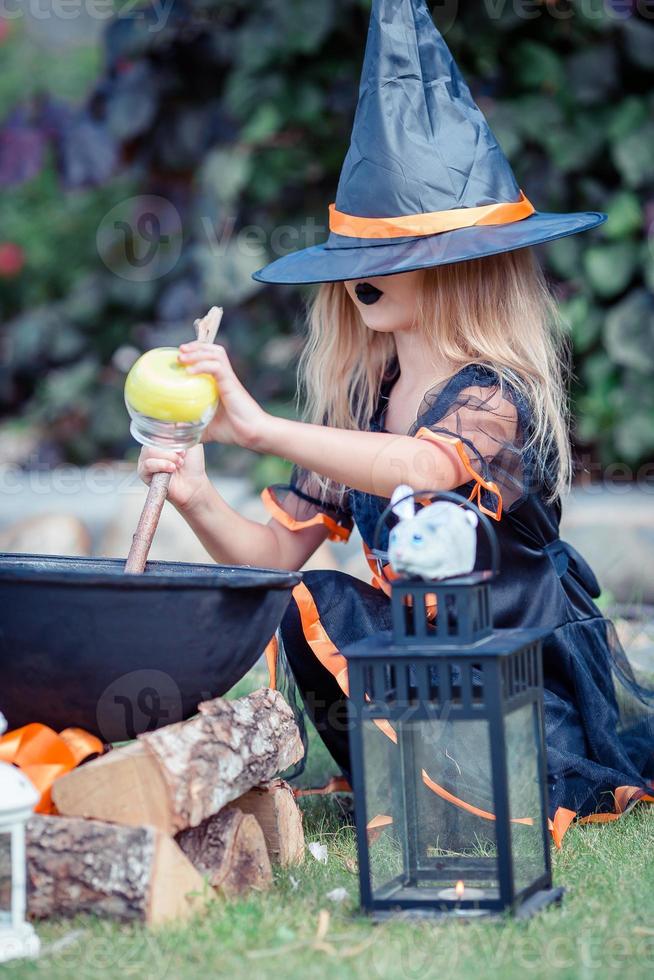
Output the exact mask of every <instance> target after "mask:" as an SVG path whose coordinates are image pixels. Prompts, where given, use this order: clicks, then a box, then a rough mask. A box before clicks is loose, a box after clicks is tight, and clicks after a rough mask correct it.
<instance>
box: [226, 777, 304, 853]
mask: <svg viewBox="0 0 654 980" xmlns="http://www.w3.org/2000/svg"><path fill="white" fill-rule="evenodd" d="M229 807H230V808H231V807H237V808H238V809H239V810H241V811H242V812H243V813H251V814H252V815H253V816H255V817H256V818H257V821H258V823H259V825H260V827H261V830H262V831H263V836H264V837H265V840H266V847H267V848H268V854H269V856H270V860H271V861H272V862H273V864H281V865H282V867H287V866H288V865H292V864H301V863H302V861H303V860H304V831H303V829H302V814H301V812H300V808H299V807H298V805H297V803H296V802H295V797H294V796H293V790H292V789H291V787H290V786H289V785H288V783H286V782H284V780H283V779H273V780H271V782H269V783H264V784H262V785H261V786H255V787H254V788H253V789H250V790H248V792H247V793H245V794H244V795H243V796H239V798H238V799H237V800H235V801H234V803H230V804H229Z"/></svg>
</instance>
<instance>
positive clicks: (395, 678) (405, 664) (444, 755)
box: [343, 493, 563, 918]
mask: <svg viewBox="0 0 654 980" xmlns="http://www.w3.org/2000/svg"><path fill="white" fill-rule="evenodd" d="M425 496H428V497H429V498H430V500H431V501H436V500H448V501H451V502H453V503H457V504H461V498H460V497H458V496H457V495H455V494H452V493H437V494H429V495H426V494H424V493H422V494H420V495H417V494H416V495H414V497H415V498H416V499H418V500H421V501H423V500H424V498H425ZM465 505H466V506H467V507H468V508H469V509H471V510H473V512H475V513H476V515H477V517H478V520H479V522H480V523H481V526H482V527H483V528H484V530H485V532H486V536H487V538H488V541H489V544H490V552H491V557H492V561H491V568H490V569H489V570H487V571H481V572H472V573H470V574H467V575H465V576H461V577H457V578H449V579H443V580H433V581H424V580H423V579H415V578H412V579H403V580H395V581H393V583H392V592H391V603H392V617H393V620H392V621H393V628H392V631H388V632H382V633H378V634H375V635H374V636H371V637H368V638H367V639H365V640H363V641H362V642H359V643H356V644H353V645H352V646H350V647H348V648H346V649H345V650H344V651H343V653H344V655H345V657H346V658H347V661H348V674H349V689H350V699H349V711H350V757H351V767H352V784H353V789H354V793H355V814H356V826H357V843H358V851H359V875H360V890H361V904H362V907H363V909H364V910H365V911H368V912H370V913H372V914H374V915H375V916H376V917H381V918H383V917H385V916H386V915H389V914H393V913H397V912H398V911H403V912H405V913H409V912H413V913H418V914H422V915H447V914H450V915H457V916H477V915H479V916H481V915H492V914H497V913H501V912H505V911H508V910H513V911H514V912H515V914H516V915H520V916H526V915H529V914H531V913H532V912H533V911H535V910H536V909H538V908H540V907H542V906H543V905H546V904H549V903H550V902H552V901H558V900H560V898H561V895H562V893H563V889H553V888H552V875H551V863H550V841H549V831H548V823H547V784H546V760H545V744H544V729H543V680H542V656H541V644H542V640H543V638H544V637H545V636H547V631H545V630H540V629H503V630H494V629H493V625H492V614H491V582H492V580H493V579H494V578H495V576H496V575H497V574H498V570H499V548H498V544H497V538H496V536H495V532H494V531H493V528H492V526H491V524H490V521H489V520H488V519H487V518H486V517H485V516H484V515H483V514H482V513H480V512H479V511H478V510H477V508H476V507H474V505H473V504H471V503H469V502H467V501H466V502H465ZM390 517H391V508H390V507H389V508H388V509H387V511H386V512H385V513H384V515H383V516H382V518H381V520H380V527H381V526H384V523H385V522H386V521H387V520H388V519H389V518H390ZM378 537H379V528H378ZM378 555H379V556H380V557H381V553H379V552H378ZM435 610H437V615H434V612H435Z"/></svg>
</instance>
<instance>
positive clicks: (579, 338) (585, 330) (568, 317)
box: [560, 295, 603, 354]
mask: <svg viewBox="0 0 654 980" xmlns="http://www.w3.org/2000/svg"><path fill="white" fill-rule="evenodd" d="M560 309H561V317H562V319H563V321H564V322H565V323H566V324H567V325H568V328H569V330H570V333H571V334H572V339H573V341H574V346H575V350H576V351H577V352H578V353H579V354H583V353H584V352H585V351H587V350H589V349H590V348H591V347H592V346H593V345H594V343H595V341H596V340H597V339H598V337H599V336H600V334H601V332H602V323H603V316H602V313H601V311H600V310H599V309H598V307H596V306H592V305H591V302H590V300H589V299H588V298H587V297H586V296H581V295H579V296H573V297H572V299H569V300H567V301H565V302H562V303H561V304H560Z"/></svg>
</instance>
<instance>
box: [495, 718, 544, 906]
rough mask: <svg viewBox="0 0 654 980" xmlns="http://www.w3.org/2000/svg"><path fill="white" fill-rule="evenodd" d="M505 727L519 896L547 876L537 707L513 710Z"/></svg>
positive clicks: (515, 878)
mask: <svg viewBox="0 0 654 980" xmlns="http://www.w3.org/2000/svg"><path fill="white" fill-rule="evenodd" d="M504 725H505V729H504V730H505V737H506V758H507V773H508V781H509V810H510V813H511V849H512V851H513V875H514V884H515V891H516V894H519V893H520V892H521V891H523V890H524V889H525V888H528V887H529V886H530V885H531V884H533V882H534V881H537V880H538V879H539V878H541V877H542V876H543V875H546V874H547V857H546V852H545V843H544V842H545V839H546V838H545V828H544V826H543V805H542V797H541V793H542V789H541V785H540V779H539V776H540V761H541V760H540V758H539V744H540V742H539V735H540V716H539V713H538V708H537V705H536V704H534V703H530V704H525V705H523V706H522V707H521V708H518V709H517V710H516V711H512V712H511V713H510V714H509V715H507V716H506V718H505V721H504Z"/></svg>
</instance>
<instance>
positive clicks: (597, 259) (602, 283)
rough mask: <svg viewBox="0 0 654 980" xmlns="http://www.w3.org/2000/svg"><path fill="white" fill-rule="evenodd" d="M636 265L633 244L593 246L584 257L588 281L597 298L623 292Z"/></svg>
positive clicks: (635, 248) (636, 250) (635, 247)
mask: <svg viewBox="0 0 654 980" xmlns="http://www.w3.org/2000/svg"><path fill="white" fill-rule="evenodd" d="M637 265H638V248H637V246H636V245H635V243H634V242H616V243H613V244H610V245H594V246H592V247H591V248H589V249H588V250H587V251H586V253H585V255H584V267H585V269H586V275H587V276H588V280H589V282H590V284H591V286H592V288H593V290H594V291H595V293H596V294H597V295H598V296H601V297H604V298H610V297H611V296H617V295H618V293H621V292H623V291H624V290H625V289H626V288H627V286H628V285H629V283H630V282H631V280H632V278H633V276H634V273H635V272H636V268H637Z"/></svg>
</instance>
